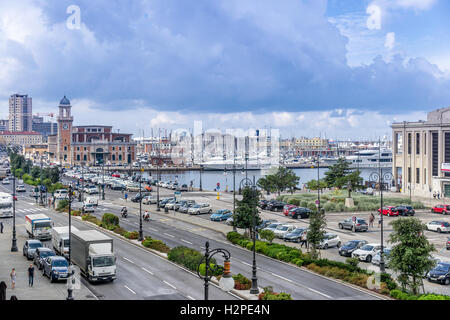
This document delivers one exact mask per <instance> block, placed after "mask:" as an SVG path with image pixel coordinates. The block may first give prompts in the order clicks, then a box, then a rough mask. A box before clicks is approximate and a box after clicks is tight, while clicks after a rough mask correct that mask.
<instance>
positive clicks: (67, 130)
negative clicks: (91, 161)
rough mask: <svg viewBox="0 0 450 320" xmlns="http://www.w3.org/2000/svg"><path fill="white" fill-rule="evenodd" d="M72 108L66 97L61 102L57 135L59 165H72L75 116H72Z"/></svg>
mask: <svg viewBox="0 0 450 320" xmlns="http://www.w3.org/2000/svg"><path fill="white" fill-rule="evenodd" d="M71 109H72V106H71V105H70V101H69V99H67V98H66V96H64V98H62V99H61V101H60V102H59V115H58V134H57V137H58V138H57V150H58V151H57V152H58V156H59V159H57V161H59V163H61V164H72V157H71V154H72V153H71V146H72V123H73V116H72V115H71Z"/></svg>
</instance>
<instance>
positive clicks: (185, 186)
mask: <svg viewBox="0 0 450 320" xmlns="http://www.w3.org/2000/svg"><path fill="white" fill-rule="evenodd" d="M188 190H189V188H188V185H187V184H182V185H181V186H179V187H178V188H177V191H188Z"/></svg>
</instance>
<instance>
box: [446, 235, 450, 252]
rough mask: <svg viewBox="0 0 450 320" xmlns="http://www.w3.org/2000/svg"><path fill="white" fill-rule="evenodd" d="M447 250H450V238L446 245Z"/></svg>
mask: <svg viewBox="0 0 450 320" xmlns="http://www.w3.org/2000/svg"><path fill="white" fill-rule="evenodd" d="M445 248H446V249H447V250H450V237H448V238H447V243H446V244H445Z"/></svg>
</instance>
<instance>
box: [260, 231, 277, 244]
mask: <svg viewBox="0 0 450 320" xmlns="http://www.w3.org/2000/svg"><path fill="white" fill-rule="evenodd" d="M259 236H260V237H261V239H265V240H267V241H269V243H272V241H273V239H275V233H274V232H273V231H272V230H261V231H260V232H259Z"/></svg>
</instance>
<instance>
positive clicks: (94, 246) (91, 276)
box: [71, 230, 116, 282]
mask: <svg viewBox="0 0 450 320" xmlns="http://www.w3.org/2000/svg"><path fill="white" fill-rule="evenodd" d="M71 258H72V262H73V263H74V264H75V265H77V266H78V267H79V268H80V272H81V274H82V275H83V276H85V277H86V278H87V279H88V281H89V282H99V281H114V280H115V279H116V256H115V254H114V252H113V239H112V238H110V237H108V236H107V235H105V234H103V233H101V232H100V231H97V230H83V231H73V232H72V248H71Z"/></svg>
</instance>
